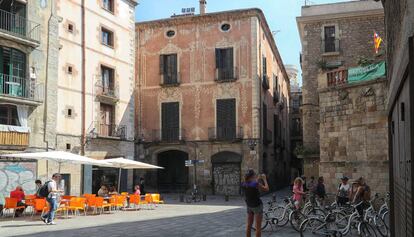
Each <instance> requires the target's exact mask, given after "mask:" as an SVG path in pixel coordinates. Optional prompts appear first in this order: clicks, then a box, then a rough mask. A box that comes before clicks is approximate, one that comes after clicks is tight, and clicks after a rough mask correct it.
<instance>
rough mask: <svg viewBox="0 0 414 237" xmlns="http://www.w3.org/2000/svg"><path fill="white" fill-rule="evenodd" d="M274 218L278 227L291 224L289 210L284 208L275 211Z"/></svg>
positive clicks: (280, 207)
mask: <svg viewBox="0 0 414 237" xmlns="http://www.w3.org/2000/svg"><path fill="white" fill-rule="evenodd" d="M273 218H274V220H275V224H276V225H277V226H280V227H282V226H285V225H286V224H287V223H288V222H289V210H287V209H286V208H285V207H283V206H278V207H276V208H275V209H274V210H273Z"/></svg>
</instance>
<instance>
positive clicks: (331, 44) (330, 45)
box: [324, 26, 337, 53]
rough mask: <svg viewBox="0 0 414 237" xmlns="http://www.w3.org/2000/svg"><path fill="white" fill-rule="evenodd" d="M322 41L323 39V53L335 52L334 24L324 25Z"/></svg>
mask: <svg viewBox="0 0 414 237" xmlns="http://www.w3.org/2000/svg"><path fill="white" fill-rule="evenodd" d="M324 31H325V32H324V36H325V38H324V41H325V45H324V46H325V51H324V52H325V53H330V52H336V51H337V47H336V33H335V26H325V27H324Z"/></svg>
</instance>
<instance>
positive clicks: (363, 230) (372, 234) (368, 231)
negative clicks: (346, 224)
mask: <svg viewBox="0 0 414 237" xmlns="http://www.w3.org/2000/svg"><path fill="white" fill-rule="evenodd" d="M358 234H359V236H361V237H376V236H377V232H376V231H375V228H374V227H373V226H372V225H370V224H369V223H367V222H362V223H360V224H359V227H358Z"/></svg>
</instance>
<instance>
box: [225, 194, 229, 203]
mask: <svg viewBox="0 0 414 237" xmlns="http://www.w3.org/2000/svg"><path fill="white" fill-rule="evenodd" d="M224 201H226V202H228V201H229V195H228V194H226V195H224Z"/></svg>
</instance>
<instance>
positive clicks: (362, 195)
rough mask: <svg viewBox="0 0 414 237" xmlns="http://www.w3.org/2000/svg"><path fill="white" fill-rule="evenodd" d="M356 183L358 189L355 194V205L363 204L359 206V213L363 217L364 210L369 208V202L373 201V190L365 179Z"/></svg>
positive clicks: (361, 178) (360, 179)
mask: <svg viewBox="0 0 414 237" xmlns="http://www.w3.org/2000/svg"><path fill="white" fill-rule="evenodd" d="M356 183H357V185H358V188H357V191H356V193H355V196H354V200H353V203H355V204H358V203H360V202H362V203H361V205H359V206H357V210H358V213H359V215H361V216H362V214H363V212H364V210H365V209H366V208H368V207H369V201H370V200H371V189H370V187H369V186H368V185H367V184H366V183H365V179H364V178H363V177H360V178H359V179H357V181H356Z"/></svg>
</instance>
